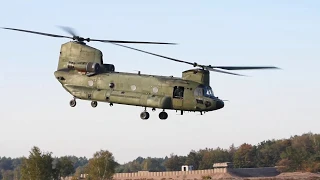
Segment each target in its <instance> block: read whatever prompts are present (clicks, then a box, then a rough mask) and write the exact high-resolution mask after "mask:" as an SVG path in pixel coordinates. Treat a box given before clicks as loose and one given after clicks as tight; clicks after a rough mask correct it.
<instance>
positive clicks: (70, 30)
mask: <svg viewBox="0 0 320 180" xmlns="http://www.w3.org/2000/svg"><path fill="white" fill-rule="evenodd" d="M58 27H59V28H60V29H62V30H64V31H65V32H67V33H69V34H70V35H72V36H74V37H75V36H78V35H77V33H76V32H75V30H74V29H73V28H71V27H67V26H58Z"/></svg>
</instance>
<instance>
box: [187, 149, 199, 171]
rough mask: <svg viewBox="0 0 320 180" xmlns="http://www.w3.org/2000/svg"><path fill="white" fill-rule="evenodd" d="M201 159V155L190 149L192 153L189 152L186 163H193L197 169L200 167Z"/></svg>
mask: <svg viewBox="0 0 320 180" xmlns="http://www.w3.org/2000/svg"><path fill="white" fill-rule="evenodd" d="M200 160H201V157H200V155H199V154H198V153H197V152H195V151H193V150H192V151H190V153H189V154H188V156H187V160H186V163H185V164H186V165H192V166H193V168H194V169H195V170H196V169H199V162H200Z"/></svg>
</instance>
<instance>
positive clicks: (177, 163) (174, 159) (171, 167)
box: [164, 154, 186, 171]
mask: <svg viewBox="0 0 320 180" xmlns="http://www.w3.org/2000/svg"><path fill="white" fill-rule="evenodd" d="M185 161H186V157H183V156H177V155H174V154H171V155H170V158H168V160H166V162H165V163H164V165H165V167H166V170H167V171H179V170H180V169H181V166H182V165H184V163H185Z"/></svg>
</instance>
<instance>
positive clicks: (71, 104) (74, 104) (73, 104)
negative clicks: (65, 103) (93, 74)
mask: <svg viewBox="0 0 320 180" xmlns="http://www.w3.org/2000/svg"><path fill="white" fill-rule="evenodd" d="M69 104H70V106H71V107H75V106H76V105H77V102H76V99H72V100H71V101H70V102H69Z"/></svg>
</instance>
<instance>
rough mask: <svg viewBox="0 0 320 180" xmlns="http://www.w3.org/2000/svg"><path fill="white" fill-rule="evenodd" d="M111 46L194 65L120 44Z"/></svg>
mask: <svg viewBox="0 0 320 180" xmlns="http://www.w3.org/2000/svg"><path fill="white" fill-rule="evenodd" d="M112 44H114V45H117V46H121V47H124V48H128V49H132V50H135V51H140V52H143V53H146V54H150V55H154V56H158V57H162V58H165V59H169V60H172V61H176V62H181V63H186V64H190V65H194V63H191V62H187V61H183V60H179V59H174V58H170V57H167V56H162V55H159V54H155V53H151V52H147V51H143V50H140V49H136V48H132V47H129V46H125V45H122V44H115V43H112Z"/></svg>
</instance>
